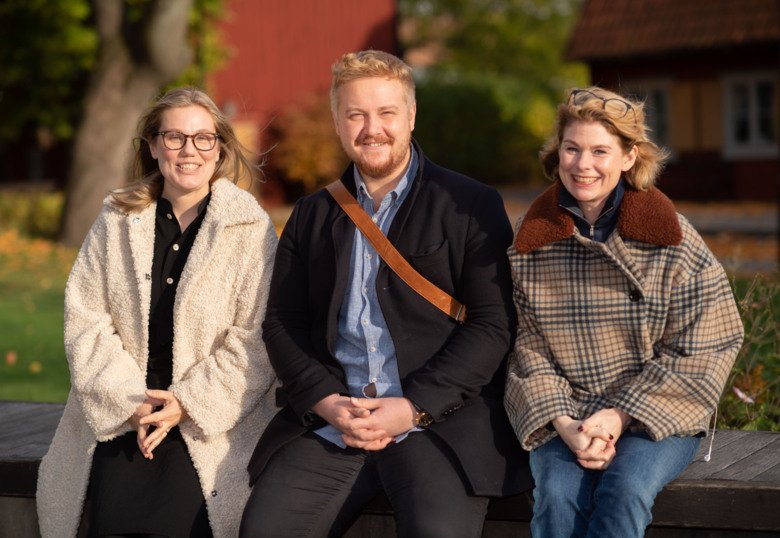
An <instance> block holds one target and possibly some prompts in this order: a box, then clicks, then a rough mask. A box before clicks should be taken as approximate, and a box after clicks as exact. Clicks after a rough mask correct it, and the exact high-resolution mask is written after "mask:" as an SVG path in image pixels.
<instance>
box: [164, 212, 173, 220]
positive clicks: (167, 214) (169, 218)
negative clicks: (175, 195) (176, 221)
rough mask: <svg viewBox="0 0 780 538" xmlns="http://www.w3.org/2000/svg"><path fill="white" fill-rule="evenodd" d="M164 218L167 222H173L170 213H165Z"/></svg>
mask: <svg viewBox="0 0 780 538" xmlns="http://www.w3.org/2000/svg"><path fill="white" fill-rule="evenodd" d="M165 217H166V218H167V219H168V220H173V215H171V214H170V213H166V215H165Z"/></svg>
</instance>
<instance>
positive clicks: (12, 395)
mask: <svg viewBox="0 0 780 538" xmlns="http://www.w3.org/2000/svg"><path fill="white" fill-rule="evenodd" d="M73 256H74V253H73V251H72V250H69V249H63V248H61V247H57V246H55V245H53V244H52V243H50V242H47V241H42V240H35V241H29V240H24V239H21V238H19V237H18V235H16V234H15V233H14V232H3V233H0V327H2V331H1V332H0V399H2V400H26V401H42V402H61V401H65V399H66V397H67V395H68V391H69V389H70V379H69V373H68V364H67V361H66V360H65V350H64V348H63V341H62V326H63V291H64V289H65V280H66V278H67V274H68V271H69V270H70V265H71V263H72V261H73ZM14 357H15V359H16V360H15V361H14Z"/></svg>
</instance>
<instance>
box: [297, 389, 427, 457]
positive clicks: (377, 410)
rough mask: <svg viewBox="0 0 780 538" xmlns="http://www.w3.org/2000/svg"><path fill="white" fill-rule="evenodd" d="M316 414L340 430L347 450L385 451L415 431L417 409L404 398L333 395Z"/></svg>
mask: <svg viewBox="0 0 780 538" xmlns="http://www.w3.org/2000/svg"><path fill="white" fill-rule="evenodd" d="M312 411H314V412H315V413H317V414H318V415H319V416H321V417H322V418H323V419H325V420H326V421H328V423H329V424H331V425H332V426H334V427H335V428H336V429H337V430H339V431H340V432H341V439H342V440H343V441H344V443H345V444H346V445H347V446H351V447H353V448H360V449H363V450H381V449H383V448H385V447H386V446H387V445H388V444H390V442H392V441H393V439H394V438H395V437H396V436H397V435H400V434H402V433H405V432H408V431H409V430H411V429H412V428H413V427H414V415H415V409H414V405H412V402H410V401H409V400H407V399H406V398H402V397H390V398H355V397H349V396H341V395H339V394H331V395H330V396H326V397H325V398H323V399H322V400H320V401H319V402H317V403H316V404H315V405H314V407H313V408H312Z"/></svg>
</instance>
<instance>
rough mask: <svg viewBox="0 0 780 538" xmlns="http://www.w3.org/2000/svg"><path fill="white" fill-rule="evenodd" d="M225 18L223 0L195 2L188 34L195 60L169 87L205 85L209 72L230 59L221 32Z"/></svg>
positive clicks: (195, 0)
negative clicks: (221, 24)
mask: <svg viewBox="0 0 780 538" xmlns="http://www.w3.org/2000/svg"><path fill="white" fill-rule="evenodd" d="M224 17H225V12H224V7H223V1H222V0H194V1H193V7H192V10H191V11H190V20H189V30H188V32H187V36H188V39H189V40H190V43H191V45H192V48H193V50H194V51H195V61H194V62H193V63H192V64H191V65H190V66H189V67H188V68H187V69H186V70H185V71H184V73H182V75H181V76H180V77H179V78H178V79H177V80H176V81H175V82H173V83H172V84H171V85H170V86H169V87H168V88H174V87H176V86H184V85H190V84H191V85H194V86H199V87H203V86H204V83H205V80H206V75H207V74H208V73H210V72H211V71H214V70H215V69H217V68H218V67H220V66H221V65H222V64H223V63H224V62H225V61H226V60H227V58H228V57H229V56H230V51H229V50H228V49H227V48H225V47H224V46H222V44H221V36H220V32H219V23H220V21H221V20H222V19H223V18H224Z"/></svg>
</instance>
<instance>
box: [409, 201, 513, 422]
mask: <svg viewBox="0 0 780 538" xmlns="http://www.w3.org/2000/svg"><path fill="white" fill-rule="evenodd" d="M511 240H512V228H511V226H510V224H509V220H508V218H507V216H506V210H505V209H504V204H503V201H502V199H501V196H500V195H499V194H498V192H497V191H495V190H494V189H488V188H485V189H482V190H481V191H480V192H479V193H478V195H477V196H475V197H474V200H473V202H472V207H471V211H470V216H469V219H468V228H467V230H466V234H465V243H464V245H463V249H464V251H463V252H464V255H463V263H462V267H461V268H460V269H461V271H460V276H459V278H458V280H457V283H456V287H457V294H458V296H459V297H458V298H459V299H460V300H461V302H463V304H465V305H466V306H467V308H468V311H467V321H466V323H464V324H462V325H458V326H457V327H456V328H455V329H454V330H453V332H452V334H451V336H450V338H449V339H448V340H447V343H446V344H445V345H444V346H443V348H442V349H441V350H440V351H439V352H438V353H437V354H436V355H434V356H433V357H432V358H431V359H429V360H428V361H427V362H426V363H425V365H424V366H423V367H422V368H420V369H419V370H418V371H416V372H414V374H412V375H411V376H410V380H409V381H408V382H407V384H406V385H405V386H404V395H405V396H406V397H408V398H409V399H410V400H411V401H412V402H414V403H415V405H417V406H419V407H421V408H423V409H425V410H426V411H427V412H428V413H430V414H431V415H432V416H433V418H434V419H435V420H437V421H439V420H445V419H446V418H447V415H449V414H450V413H453V412H455V411H456V410H458V409H460V408H461V407H463V406H464V405H465V402H466V400H468V399H471V398H475V397H477V396H478V395H479V394H480V392H481V391H482V389H483V387H484V386H485V385H488V384H489V383H490V382H491V380H492V379H493V378H494V377H495V376H496V375H497V374H498V375H501V376H502V377H503V371H501V372H499V370H503V369H504V368H505V363H504V359H505V358H506V356H507V353H508V352H509V349H510V344H511V341H512V338H513V336H514V334H515V328H516V320H515V315H514V308H513V306H512V295H511V294H512V292H511V290H512V282H511V277H510V271H509V261H508V260H507V256H506V249H507V247H508V246H509V244H510V242H511ZM502 384H503V383H502ZM494 396H495V397H496V398H497V399H499V400H500V398H501V395H500V394H495V395H494Z"/></svg>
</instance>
